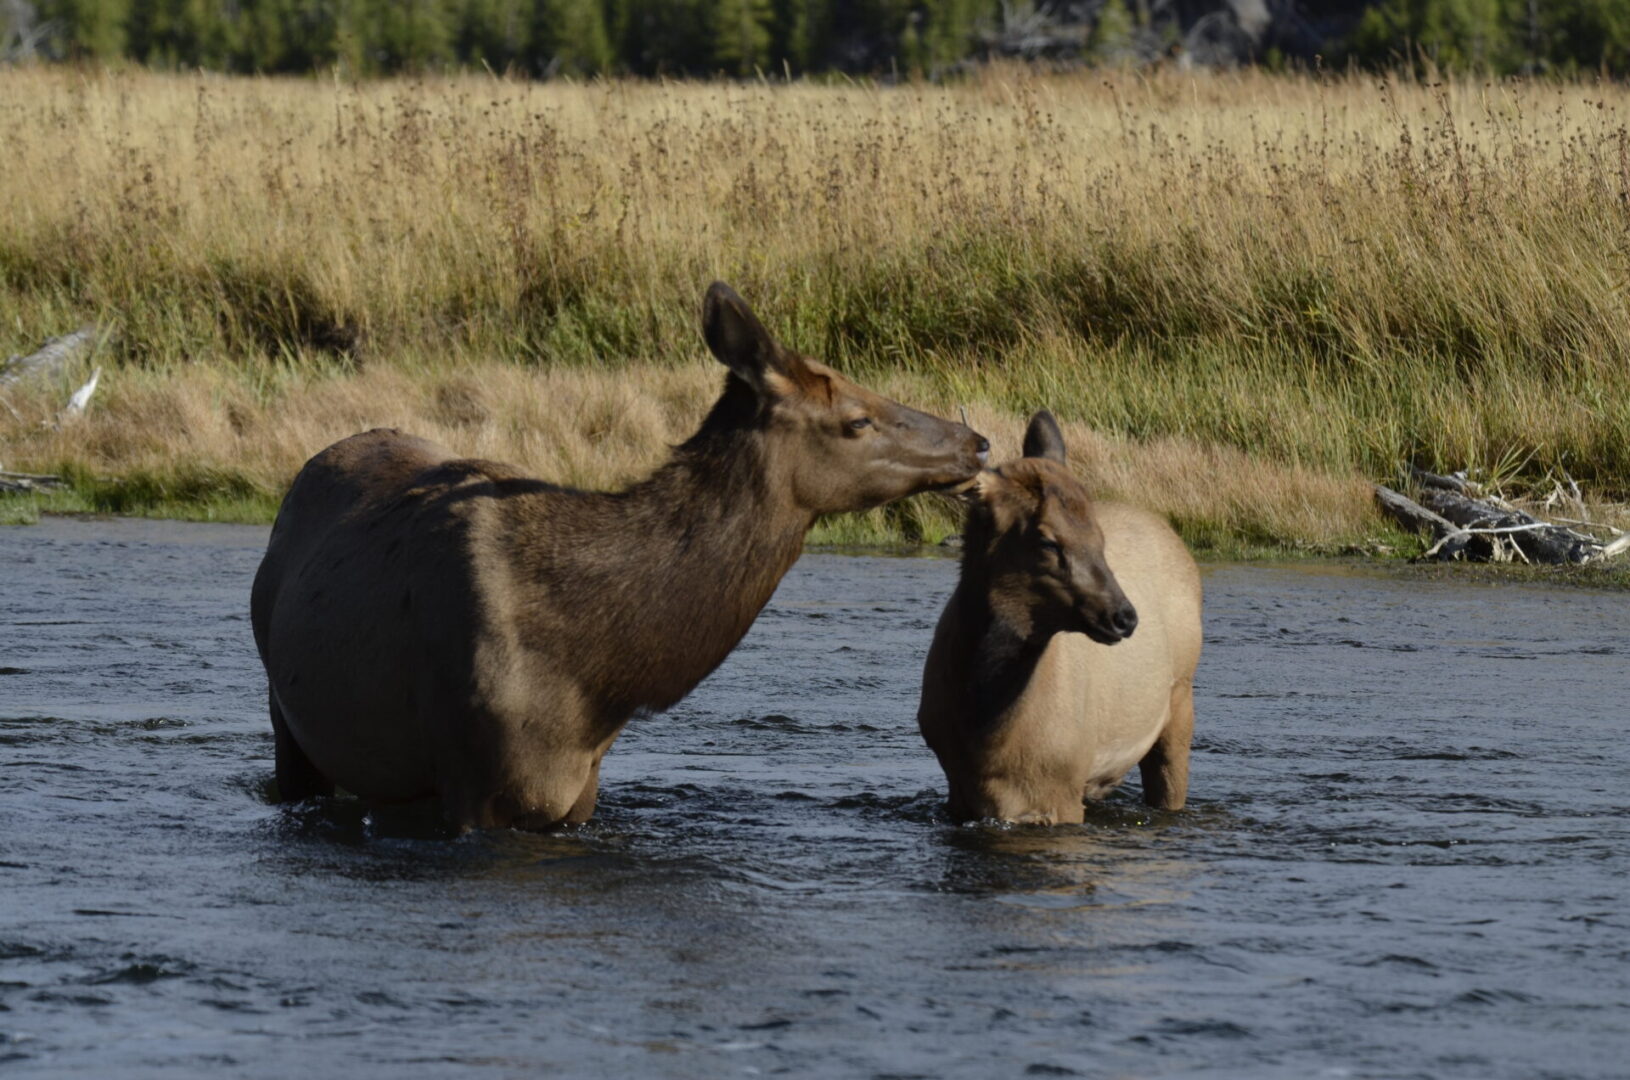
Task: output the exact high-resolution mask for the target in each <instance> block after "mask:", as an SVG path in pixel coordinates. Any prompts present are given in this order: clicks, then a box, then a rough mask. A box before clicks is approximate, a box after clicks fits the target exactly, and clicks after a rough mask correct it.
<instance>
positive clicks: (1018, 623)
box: [951, 566, 1052, 730]
mask: <svg viewBox="0 0 1630 1080" xmlns="http://www.w3.org/2000/svg"><path fill="white" fill-rule="evenodd" d="M951 604H952V606H953V610H954V612H955V618H956V625H957V633H956V635H955V646H954V649H955V654H954V655H953V656H952V657H951V662H952V665H953V667H952V670H956V671H961V672H964V673H965V676H964V677H965V678H966V680H967V683H968V685H967V694H966V696H965V697H964V698H963V701H964V702H965V707H966V709H967V719H968V721H969V722H970V723H971V724H972V725H973V726H974V727H975V728H977V729H980V730H983V729H986V728H988V727H990V726H991V725H993V724H995V723H997V722H998V721H999V720H1000V719H1001V717H1002V715H1003V714H1004V713H1006V712H1007V711H1008V709H1009V708H1010V707H1011V706H1012V705H1013V703H1014V702H1015V701H1017V700H1018V698H1019V695H1020V694H1021V693H1023V691H1024V688H1025V687H1026V686H1027V685H1028V684H1029V682H1030V676H1031V674H1032V673H1033V672H1034V671H1035V668H1036V664H1037V662H1038V661H1039V660H1040V659H1041V654H1042V652H1043V651H1044V650H1045V649H1046V648H1047V643H1048V641H1049V640H1050V639H1051V636H1052V635H1051V634H1049V633H1046V632H1044V631H1042V630H1041V629H1040V628H1038V627H1037V626H1036V625H1035V624H1034V622H1033V620H1032V619H1031V618H1030V616H1029V613H1028V612H1026V611H1025V610H1023V609H1022V608H1020V607H1017V606H1015V605H1013V604H1011V603H1006V604H1005V603H1003V599H1002V596H1001V594H1000V592H999V590H997V589H995V588H994V587H993V586H992V583H991V581H990V580H989V579H988V578H987V577H986V576H985V575H984V574H982V573H980V572H978V571H977V570H973V571H972V572H970V568H968V567H967V566H964V569H963V574H962V579H961V581H960V582H959V583H958V585H957V589H956V592H955V593H954V594H952V597H951Z"/></svg>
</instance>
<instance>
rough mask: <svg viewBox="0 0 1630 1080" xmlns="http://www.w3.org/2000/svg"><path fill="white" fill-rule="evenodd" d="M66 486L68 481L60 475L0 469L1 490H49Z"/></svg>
mask: <svg viewBox="0 0 1630 1080" xmlns="http://www.w3.org/2000/svg"><path fill="white" fill-rule="evenodd" d="M66 486H67V481H65V480H63V479H62V477H60V476H38V475H36V474H34V473H19V472H3V471H0V491H49V490H51V489H52V488H60V487H66Z"/></svg>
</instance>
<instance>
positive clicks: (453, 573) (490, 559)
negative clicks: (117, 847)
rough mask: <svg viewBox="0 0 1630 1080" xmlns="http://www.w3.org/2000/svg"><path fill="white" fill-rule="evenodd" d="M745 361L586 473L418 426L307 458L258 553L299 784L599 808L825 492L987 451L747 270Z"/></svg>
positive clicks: (255, 598)
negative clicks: (415, 431)
mask: <svg viewBox="0 0 1630 1080" xmlns="http://www.w3.org/2000/svg"><path fill="white" fill-rule="evenodd" d="M702 329H703V334H704V336H705V337H706V339H707V343H708V347H709V348H710V349H711V350H712V351H713V355H714V356H715V357H717V358H718V359H719V361H720V362H722V363H723V364H724V365H725V366H726V367H727V368H729V369H730V374H729V375H727V376H726V377H725V380H724V383H725V385H724V392H723V393H722V394H720V396H719V400H718V401H717V403H716V404H714V406H713V411H712V412H711V413H709V414H708V417H707V419H706V420H704V421H703V422H702V426H701V428H700V429H698V431H697V432H696V434H695V435H693V436H691V438H690V439H689V440H688V441H687V442H685V443H684V445H682V446H680V447H678V448H677V449H676V450H675V451H674V455H673V457H672V458H671V459H670V460H669V461H668V463H667V464H665V465H663V466H662V467H661V468H660V469H658V470H657V471H656V472H655V473H654V474H653V475H651V476H650V477H649V478H647V479H645V480H643V481H641V482H640V483H637V484H635V485H633V486H632V487H630V488H628V489H626V490H624V491H617V492H600V491H577V490H573V489H571V488H565V487H559V486H557V485H555V484H549V483H545V482H544V481H542V480H535V479H533V478H531V477H529V476H527V475H525V474H524V473H522V472H520V471H519V470H517V469H514V468H512V467H510V466H507V465H500V464H497V463H495V462H491V461H477V460H470V459H467V458H460V457H458V456H457V455H456V454H453V453H452V452H450V451H448V450H445V449H443V448H441V447H439V446H436V445H434V444H433V443H428V442H425V441H424V440H423V439H416V438H413V437H411V436H408V435H403V434H401V433H400V432H397V431H370V432H367V433H365V434H362V435H355V436H352V437H351V438H349V439H346V440H344V441H342V442H338V443H335V444H334V445H333V446H330V447H329V448H328V449H327V450H324V451H323V452H322V453H320V454H318V455H317V456H316V457H314V458H312V459H311V460H310V461H309V462H307V463H306V466H305V468H303V469H301V470H300V474H299V475H298V476H296V477H295V479H294V486H293V487H292V488H291V489H290V491H289V494H288V497H287V498H285V499H284V500H283V507H282V509H281V510H279V511H278V514H277V523H276V524H275V525H274V526H273V527H272V536H271V540H270V542H269V543H268V544H267V547H266V557H265V559H264V560H263V561H262V562H261V565H260V572H259V573H258V574H257V575H256V577H255V585H254V592H253V594H252V596H251V602H250V612H251V622H252V623H253V626H254V631H255V644H256V645H257V646H258V647H259V649H260V658H261V661H262V662H263V663H264V664H265V665H266V680H267V682H268V683H269V684H270V690H271V695H270V697H271V701H270V705H271V719H272V732H273V735H274V736H275V739H276V749H277V782H278V788H279V791H280V794H281V796H282V797H283V798H284V799H300V798H304V797H307V796H312V795H322V794H328V793H332V792H333V790H334V788H335V786H336V785H337V786H339V787H342V788H345V789H346V790H348V791H350V792H352V793H354V794H356V795H359V796H362V797H363V798H365V799H369V800H372V801H377V802H401V801H406V800H410V799H419V798H425V797H439V798H440V800H441V802H442V805H443V807H444V808H445V809H446V812H447V815H448V817H449V818H450V819H451V820H452V822H453V823H454V824H456V825H457V826H459V827H461V828H471V827H481V826H494V825H518V826H526V827H540V828H541V827H547V826H551V825H557V824H560V823H562V822H576V821H583V820H586V819H587V818H588V817H589V815H590V814H591V813H593V811H594V803H595V796H596V792H597V791H598V789H599V777H600V759H601V757H602V756H603V755H604V754H605V752H606V750H607V749H608V748H609V747H610V746H611V744H612V741H613V740H615V739H616V738H617V733H618V732H619V731H621V730H622V727H623V724H624V723H626V722H627V721H628V719H629V717H631V716H633V715H634V714H636V713H646V712H656V711H660V710H662V709H666V708H668V707H669V706H670V705H673V704H674V703H675V702H677V701H679V699H681V698H683V697H684V696H685V695H686V694H688V693H690V691H691V689H692V688H693V687H695V686H696V684H697V683H699V682H701V681H702V679H703V677H705V676H706V675H707V673H708V672H710V671H712V670H713V669H714V668H715V667H716V666H718V664H719V662H720V661H721V660H723V659H724V658H725V656H726V655H727V654H728V653H729V652H730V650H731V649H733V648H735V647H736V643H737V642H738V641H740V640H741V638H742V635H743V634H745V633H746V632H747V628H748V627H749V626H751V625H752V623H753V620H754V618H756V617H757V615H758V612H759V609H760V608H762V607H763V606H764V604H765V602H766V601H767V600H769V598H770V594H771V593H773V592H774V591H775V587H776V584H777V582H779V581H780V580H781V576H782V575H783V574H785V573H786V572H787V570H788V568H790V567H791V566H792V564H793V561H794V560H795V559H797V558H798V553H799V551H800V550H801V549H802V547H803V543H804V533H805V532H806V531H807V530H808V529H809V527H810V526H811V525H812V524H814V522H815V519H816V518H817V517H818V516H820V515H821V514H831V513H837V512H839V511H843V510H858V509H861V508H863V507H868V506H878V505H880V504H882V503H885V502H889V501H890V500H892V499H899V498H903V497H904V496H907V495H911V494H913V493H915V492H919V491H925V490H927V489H929V488H943V487H951V486H956V485H961V484H965V483H966V482H968V481H969V480H972V479H973V478H974V477H975V476H976V475H978V473H979V470H980V466H981V465H982V464H983V462H984V458H985V451H986V449H987V444H986V442H985V440H984V439H982V438H981V437H980V436H979V435H977V434H975V433H974V432H973V431H970V430H969V429H968V428H966V427H964V426H963V425H961V424H955V423H951V422H950V421H948V420H940V419H937V418H936V417H932V416H928V415H927V414H925V413H920V412H917V411H916V410H914V409H908V408H906V407H905V406H904V405H900V404H898V403H896V402H893V401H890V400H888V399H887V398H884V397H880V396H879V395H877V394H874V393H872V392H871V391H869V390H866V389H865V388H863V387H860V386H856V385H855V384H854V383H852V382H850V381H849V380H848V379H846V378H844V377H843V376H842V375H840V374H838V373H837V372H836V371H833V370H832V369H831V368H829V367H826V366H825V365H823V364H821V363H818V362H817V361H815V360H812V359H810V358H808V357H806V356H802V355H800V354H799V353H796V352H794V351H792V350H791V349H787V348H784V347H783V346H781V345H780V344H779V343H778V342H777V341H776V340H775V339H774V338H773V337H771V336H770V333H769V331H767V330H765V329H764V327H763V325H762V324H760V323H759V321H758V319H757V318H755V317H754V315H753V313H752V311H750V310H749V309H748V307H747V305H746V304H745V303H744V302H743V301H742V299H741V297H739V296H737V295H736V294H735V293H734V292H732V291H731V290H730V289H729V288H728V287H727V286H725V285H722V284H715V285H714V286H713V287H712V288H711V289H709V290H708V293H707V299H706V301H705V303H704V305H703V313H702Z"/></svg>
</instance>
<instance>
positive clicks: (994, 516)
mask: <svg viewBox="0 0 1630 1080" xmlns="http://www.w3.org/2000/svg"><path fill="white" fill-rule="evenodd" d="M963 543H964V547H963V556H962V578H961V581H960V582H958V584H957V588H956V592H955V593H953V594H952V596H951V600H950V603H948V604H947V605H946V607H945V612H944V614H943V615H941V616H940V621H939V627H938V629H937V630H936V631H935V633H934V644H933V646H932V647H931V648H930V649H929V652H928V663H927V665H926V667H925V669H924V671H923V692H922V701H921V704H920V706H919V708H918V712H917V723H918V725H919V726H920V727H921V729H922V733H923V738H925V739H926V740H928V745H929V746H930V747H932V748H933V750H934V753H935V754H936V755H938V757H939V760H940V767H941V768H943V769H944V770H945V777H946V779H947V780H948V781H949V783H950V808H951V812H952V814H954V815H955V816H956V817H957V818H958V819H959V820H970V819H975V818H996V819H999V820H1003V821H1022V822H1035V823H1039V824H1063V823H1078V822H1080V821H1081V820H1082V818H1083V816H1084V815H1083V811H1084V806H1083V802H1082V800H1083V799H1098V798H1102V797H1103V796H1104V795H1106V794H1107V793H1108V792H1110V791H1111V790H1113V789H1114V788H1115V786H1116V785H1117V784H1119V783H1120V782H1121V779H1122V778H1123V777H1124V776H1125V775H1126V773H1127V772H1128V771H1129V770H1130V769H1131V768H1132V766H1133V765H1139V766H1140V767H1141V770H1142V773H1143V797H1144V801H1145V802H1147V803H1148V804H1149V805H1150V806H1156V807H1161V808H1163V809H1167V810H1177V809H1181V808H1182V806H1183V802H1184V800H1185V799H1186V798H1187V795H1188V773H1189V738H1190V736H1191V735H1192V733H1193V731H1194V690H1193V679H1194V668H1195V665H1196V664H1197V663H1198V662H1199V659H1200V575H1199V571H1198V570H1197V569H1196V568H1195V565H1194V560H1193V559H1192V558H1190V556H1189V553H1188V549H1186V548H1185V547H1184V546H1183V541H1182V540H1180V539H1178V537H1177V534H1176V533H1175V532H1173V531H1172V529H1171V526H1169V525H1168V524H1166V522H1165V521H1164V520H1162V519H1161V518H1159V517H1157V516H1155V515H1154V514H1151V513H1149V512H1147V511H1145V510H1140V509H1137V508H1135V507H1131V506H1122V505H1119V504H1115V503H1099V502H1094V501H1092V500H1091V499H1089V498H1088V497H1087V492H1086V489H1085V487H1084V486H1083V485H1082V484H1081V482H1080V481H1079V480H1077V479H1076V478H1075V477H1074V476H1073V475H1072V474H1071V473H1070V471H1069V470H1068V469H1067V468H1065V466H1064V436H1063V435H1062V433H1060V431H1059V429H1058V425H1057V424H1056V423H1055V422H1054V420H1053V417H1052V415H1051V414H1050V413H1047V412H1038V413H1037V414H1036V415H1035V416H1034V417H1033V418H1031V421H1030V427H1029V430H1028V431H1026V433H1025V437H1024V457H1023V458H1021V459H1020V460H1018V461H1013V462H1009V463H1007V464H1005V465H1003V466H1002V467H1001V468H999V469H995V470H992V471H990V472H986V473H983V474H981V476H980V478H979V482H978V486H977V488H975V489H974V491H973V493H972V494H971V496H970V505H969V509H968V515H967V524H966V528H965V530H964V534H963Z"/></svg>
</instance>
